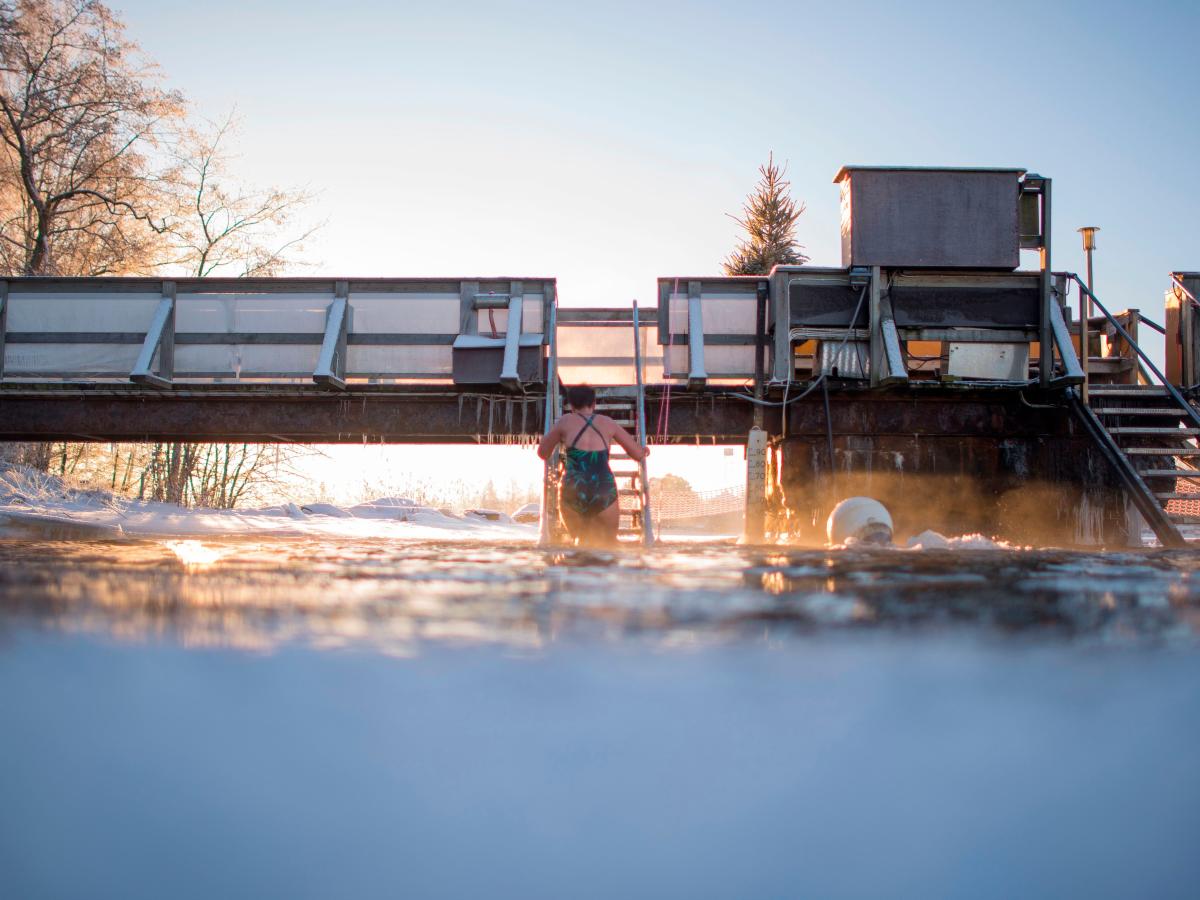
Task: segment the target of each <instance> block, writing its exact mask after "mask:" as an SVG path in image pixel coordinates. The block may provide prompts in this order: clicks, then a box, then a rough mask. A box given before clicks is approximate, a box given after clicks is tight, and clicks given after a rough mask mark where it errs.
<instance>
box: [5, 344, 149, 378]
mask: <svg viewBox="0 0 1200 900" xmlns="http://www.w3.org/2000/svg"><path fill="white" fill-rule="evenodd" d="M141 349H142V348H141V345H139V344H8V345H6V346H5V348H4V374H5V375H32V374H46V375H56V376H57V375H64V374H67V375H116V376H121V377H128V375H129V373H130V372H131V371H132V370H133V366H134V364H135V363H136V362H137V357H138V353H140V352H141Z"/></svg>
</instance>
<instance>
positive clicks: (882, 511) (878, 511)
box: [825, 497, 892, 544]
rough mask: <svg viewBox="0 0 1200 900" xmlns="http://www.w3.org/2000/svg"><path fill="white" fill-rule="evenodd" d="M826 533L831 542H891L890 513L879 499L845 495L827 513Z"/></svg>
mask: <svg viewBox="0 0 1200 900" xmlns="http://www.w3.org/2000/svg"><path fill="white" fill-rule="evenodd" d="M825 535H826V537H827V538H828V539H829V543H831V544H846V543H859V544H890V543H891V542H892V517H891V515H890V514H889V513H888V511H887V507H885V506H884V505H883V504H882V503H880V502H879V501H878V500H873V499H871V498H870V497H847V498H846V499H845V500H843V501H842V502H841V503H839V504H838V505H837V506H835V507H834V508H833V512H831V513H830V514H829V520H828V521H827V522H826V523H825Z"/></svg>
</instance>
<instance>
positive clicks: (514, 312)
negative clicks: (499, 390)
mask: <svg viewBox="0 0 1200 900" xmlns="http://www.w3.org/2000/svg"><path fill="white" fill-rule="evenodd" d="M524 292H525V288H524V285H523V284H522V283H521V282H519V281H514V282H513V283H512V286H511V287H510V288H509V291H508V323H507V324H506V326H505V329H504V359H503V361H502V362H501V364H500V386H501V387H503V388H504V389H505V390H509V391H519V390H520V389H521V375H520V373H519V371H518V368H519V366H518V360H519V359H520V354H521V324H522V323H521V319H522V317H523V305H524V302H525V295H524Z"/></svg>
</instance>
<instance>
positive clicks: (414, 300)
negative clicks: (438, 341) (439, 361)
mask: <svg viewBox="0 0 1200 900" xmlns="http://www.w3.org/2000/svg"><path fill="white" fill-rule="evenodd" d="M350 308H351V310H353V313H352V319H351V324H352V327H353V330H354V332H355V333H356V334H458V316H459V309H460V308H461V305H460V302H459V298H458V295H457V294H444V293H442V294H435V293H430V294H398V293H389V292H385V291H381V292H378V293H375V292H372V293H361V294H360V293H352V294H351V295H350ZM321 327H322V330H324V325H322V326H321Z"/></svg>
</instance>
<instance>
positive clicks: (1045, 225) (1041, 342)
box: [1038, 178, 1087, 402]
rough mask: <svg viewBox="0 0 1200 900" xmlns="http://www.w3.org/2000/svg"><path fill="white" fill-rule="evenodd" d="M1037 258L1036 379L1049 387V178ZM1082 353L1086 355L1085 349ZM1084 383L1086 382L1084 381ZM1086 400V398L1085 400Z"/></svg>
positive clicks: (1051, 371)
mask: <svg viewBox="0 0 1200 900" xmlns="http://www.w3.org/2000/svg"><path fill="white" fill-rule="evenodd" d="M1038 260H1039V263H1040V266H1041V278H1040V280H1039V281H1040V287H1041V303H1040V307H1041V310H1040V313H1039V316H1038V381H1039V382H1040V383H1041V386H1042V387H1044V388H1048V387H1050V382H1051V381H1052V380H1053V378H1054V336H1053V332H1052V330H1051V329H1052V326H1051V321H1052V320H1051V311H1050V305H1051V304H1052V303H1053V302H1054V295H1053V291H1052V288H1053V285H1052V283H1051V281H1052V278H1053V275H1052V273H1051V271H1050V179H1049V178H1045V179H1043V180H1042V246H1041V248H1040V250H1039V255H1038ZM1083 355H1085V356H1086V355H1087V351H1086V350H1085V351H1084V353H1083ZM1085 383H1086V382H1085ZM1085 402H1086V400H1085Z"/></svg>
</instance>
